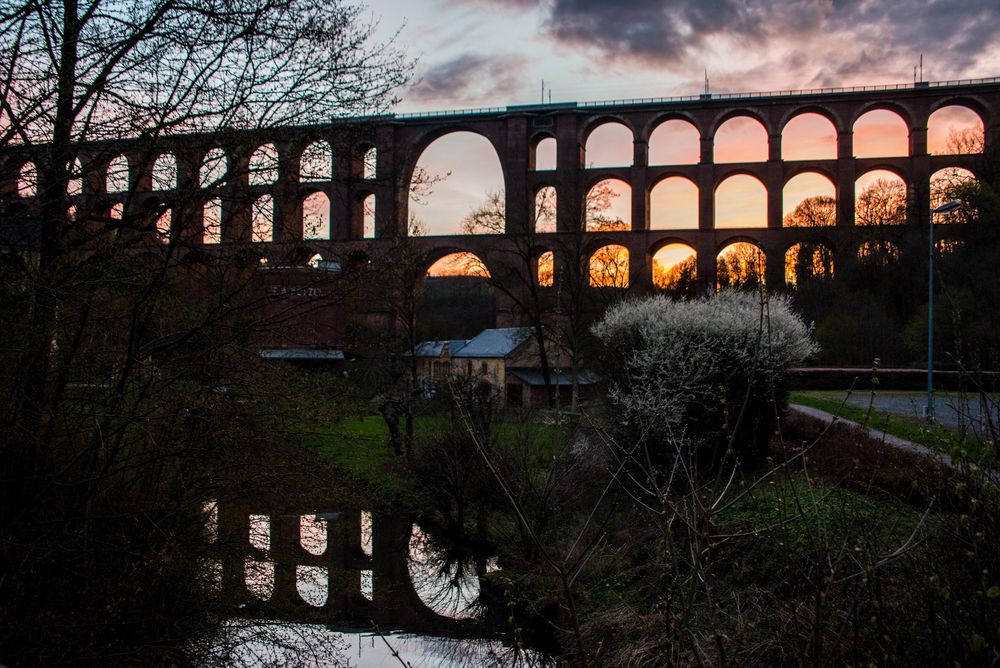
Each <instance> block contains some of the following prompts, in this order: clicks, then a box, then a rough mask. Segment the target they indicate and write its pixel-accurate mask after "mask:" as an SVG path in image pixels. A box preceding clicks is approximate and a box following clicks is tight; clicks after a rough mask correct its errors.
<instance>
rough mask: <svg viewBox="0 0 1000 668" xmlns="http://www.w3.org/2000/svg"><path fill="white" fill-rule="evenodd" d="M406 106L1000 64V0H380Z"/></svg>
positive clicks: (602, 95) (901, 75) (886, 78)
mask: <svg viewBox="0 0 1000 668" xmlns="http://www.w3.org/2000/svg"><path fill="white" fill-rule="evenodd" d="M367 6H368V8H369V11H370V12H371V13H372V15H373V16H374V17H376V18H378V20H379V21H380V27H379V31H380V34H381V35H382V36H383V37H384V36H386V35H391V34H392V33H393V32H394V31H395V30H397V29H400V33H399V36H398V38H397V44H398V45H399V46H401V47H402V48H404V49H405V50H406V51H407V52H408V53H409V54H410V55H411V56H412V57H414V58H417V59H418V66H417V70H416V76H415V79H414V81H413V82H412V84H411V85H410V86H409V87H408V88H407V89H406V90H405V91H404V92H403V101H402V103H401V104H400V105H399V108H398V109H399V110H400V111H414V110H427V109H448V108H458V107H470V106H471V107H479V106H502V105H506V104H523V103H531V102H537V101H539V99H540V96H541V81H542V80H543V79H544V80H545V81H546V85H547V86H551V90H552V99H553V101H571V100H594V99H610V98H620V97H660V96H671V95H690V94H694V93H698V92H701V90H702V88H703V86H704V72H705V70H706V69H707V70H708V75H709V79H710V84H711V88H712V90H713V91H714V92H725V91H760V90H779V89H787V88H812V87H822V86H849V85H858V84H872V83H898V82H906V81H912V79H913V67H914V66H915V65H916V64H917V62H918V61H919V58H920V54H921V53H922V54H923V55H924V78H925V79H928V80H943V79H953V78H969V77H987V76H995V75H998V74H1000V5H998V2H997V0H930V1H928V0H891V1H886V0H770V1H768V2H759V1H754V0H670V1H669V2H668V1H665V0H619V1H617V2H608V1H607V0H368V2H367Z"/></svg>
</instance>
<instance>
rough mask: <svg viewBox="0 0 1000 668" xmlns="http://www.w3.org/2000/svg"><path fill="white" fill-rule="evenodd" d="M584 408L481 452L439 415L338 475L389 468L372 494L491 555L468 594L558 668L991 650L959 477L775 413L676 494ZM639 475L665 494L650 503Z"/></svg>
mask: <svg viewBox="0 0 1000 668" xmlns="http://www.w3.org/2000/svg"><path fill="white" fill-rule="evenodd" d="M588 415H589V417H584V418H583V422H579V423H575V424H574V427H575V428H574V429H573V430H572V437H569V438H568V437H567V436H568V435H569V434H570V433H571V432H570V431H568V430H562V429H558V430H553V429H550V428H542V429H541V430H540V429H539V428H538V427H537V425H533V424H531V423H529V422H524V421H521V420H519V419H518V418H517V417H516V416H512V415H508V416H506V419H505V420H503V421H502V422H500V423H499V424H494V425H493V427H494V429H493V430H492V432H491V433H492V434H493V437H492V438H491V440H490V442H489V443H484V442H483V441H482V440H481V439H482V437H483V432H476V431H475V430H473V431H472V432H471V433H470V431H469V424H470V422H468V421H467V420H462V419H457V420H456V421H455V422H451V421H450V420H448V419H447V418H441V420H440V421H438V422H437V423H436V424H435V425H434V426H433V427H429V428H427V429H426V430H424V429H420V430H419V433H422V436H421V437H420V438H418V444H417V447H416V448H415V452H414V454H413V456H412V458H411V460H410V461H409V462H408V463H404V462H401V461H399V460H398V459H396V458H395V457H394V456H393V455H391V454H390V453H389V451H388V449H387V448H386V449H385V450H384V451H383V452H384V456H383V457H382V458H381V460H380V461H375V462H372V461H369V464H370V468H369V467H366V469H365V470H358V471H356V472H355V476H356V477H357V478H359V479H362V480H364V479H368V478H370V477H373V478H374V479H375V480H376V481H378V480H380V479H382V478H381V476H383V475H385V474H387V473H388V474H389V476H390V477H391V478H393V479H395V480H396V483H397V484H402V485H403V486H404V488H405V489H404V492H403V493H401V494H399V493H395V492H394V493H393V494H392V495H391V496H390V497H386V496H383V497H382V498H383V500H385V501H386V502H388V503H392V504H403V505H405V506H408V507H410V508H412V509H414V510H416V511H417V512H418V513H419V514H421V515H422V516H423V518H424V520H423V521H424V522H425V523H427V524H428V525H437V526H439V527H442V529H443V531H442V532H441V533H440V534H439V535H442V536H446V537H448V536H450V538H446V540H452V541H455V542H458V543H462V542H465V543H466V544H471V543H484V542H485V543H488V544H490V545H492V546H493V547H494V548H495V549H496V550H497V551H498V553H499V564H500V566H501V570H499V571H497V572H495V573H492V574H490V575H489V576H487V581H486V584H485V586H484V589H483V591H484V600H483V603H484V604H485V605H487V606H500V607H501V608H502V607H504V606H508V607H509V609H510V610H511V615H510V617H509V619H508V623H509V624H510V625H511V628H510V633H512V634H513V635H514V637H515V638H520V639H521V640H522V641H524V642H528V643H536V646H537V644H538V643H541V646H544V647H547V648H548V649H549V650H550V651H552V652H553V654H554V655H557V656H560V657H561V659H562V660H564V661H566V662H567V663H568V664H569V665H606V666H619V665H638V666H645V665H648V666H662V665H722V664H727V663H730V664H733V665H789V664H792V665H794V664H807V665H842V664H850V665H868V664H876V665H900V664H904V663H907V662H919V663H920V664H924V663H925V662H927V661H930V662H931V663H932V665H940V664H942V663H954V664H956V665H986V664H990V663H992V662H993V661H994V660H995V659H996V657H997V656H998V651H1000V637H998V630H997V628H996V623H995V619H996V615H997V613H998V612H1000V610H998V606H1000V576H998V568H1000V563H998V560H1000V551H998V550H997V547H996V545H997V540H998V539H1000V533H998V527H997V520H998V512H1000V505H998V498H997V496H996V489H995V487H994V486H993V484H992V483H989V482H987V481H985V480H984V479H983V478H982V477H981V476H980V475H978V474H977V473H975V472H974V467H972V468H970V467H962V468H960V469H951V468H946V467H944V466H942V465H940V464H938V463H935V462H933V461H931V460H929V459H927V458H924V457H921V456H919V455H914V454H910V453H905V452H901V451H899V450H896V449H893V448H892V447H889V446H886V445H884V444H881V443H879V442H876V441H873V440H870V439H869V438H867V437H866V436H864V435H862V434H860V433H858V432H855V431H853V430H851V429H849V428H847V427H841V426H835V427H832V428H830V427H827V426H826V425H825V424H824V423H821V422H819V421H816V420H813V419H811V418H806V417H802V416H798V415H794V414H793V415H789V416H787V417H785V419H784V420H782V423H781V428H780V430H779V431H778V432H776V433H775V435H774V438H773V439H772V441H771V444H770V450H769V454H768V456H767V457H766V458H765V459H763V460H761V461H760V462H758V463H757V464H755V465H754V466H750V467H745V468H743V469H742V470H739V471H729V472H728V473H727V474H726V475H725V476H719V475H718V473H719V472H718V471H709V470H706V471H705V472H704V475H702V476H700V477H699V478H698V479H697V480H698V481H697V483H695V481H694V480H691V479H690V478H688V479H687V481H686V484H685V485H684V486H683V488H681V487H678V486H677V485H675V484H672V483H670V482H669V481H668V480H667V479H666V476H662V477H661V476H660V475H659V474H658V475H655V476H652V477H646V476H647V472H646V471H643V470H642V466H641V464H640V463H638V462H637V461H632V462H631V463H630V462H628V461H626V460H627V455H626V453H627V451H628V448H627V447H625V448H623V446H622V443H621V442H619V441H617V440H616V439H615V438H613V437H612V433H613V432H612V431H611V430H608V429H606V428H605V426H606V424H607V422H606V420H607V416H604V417H603V418H598V417H596V416H594V415H590V414H588ZM535 417H538V416H535ZM602 423H603V425H604V426H602ZM619 435H620V434H619ZM320 440H321V441H323V442H325V443H327V446H326V447H328V448H333V447H334V445H333V444H334V443H335V440H336V439H335V438H334V437H330V436H326V437H323V438H321V439H320ZM542 445H544V446H545V447H544V448H542V449H540V447H539V446H542ZM681 475H686V474H678V476H679V477H680V476H681ZM383 482H384V479H383ZM377 484H378V483H377ZM656 484H659V485H663V486H664V487H665V486H667V485H671V486H672V489H673V490H675V491H672V492H671V493H670V494H667V495H664V496H663V498H662V500H661V501H660V503H659V504H656V505H653V504H652V502H651V499H652V498H653V497H652V495H650V494H649V491H650V490H649V489H648V487H649V486H650V485H656ZM380 489H381V490H383V491H384V490H385V487H384V486H383V487H380ZM397 492H398V490H397ZM507 495H509V496H507Z"/></svg>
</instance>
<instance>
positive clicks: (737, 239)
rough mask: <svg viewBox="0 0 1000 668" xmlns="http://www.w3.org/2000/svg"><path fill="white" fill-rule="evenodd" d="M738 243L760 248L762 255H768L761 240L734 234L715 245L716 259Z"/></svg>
mask: <svg viewBox="0 0 1000 668" xmlns="http://www.w3.org/2000/svg"><path fill="white" fill-rule="evenodd" d="M738 243H747V244H752V245H754V246H756V247H757V248H759V249H760V251H761V252H762V253H764V254H765V255H767V253H766V250H765V244H764V242H763V241H761V240H760V239H755V238H754V237H751V236H749V235H747V234H733V235H730V236H728V237H725V238H724V239H722V240H721V241H717V242H716V243H715V257H719V253H721V252H722V251H723V250H724V249H726V248H728V247H729V246H732V245H733V244H738Z"/></svg>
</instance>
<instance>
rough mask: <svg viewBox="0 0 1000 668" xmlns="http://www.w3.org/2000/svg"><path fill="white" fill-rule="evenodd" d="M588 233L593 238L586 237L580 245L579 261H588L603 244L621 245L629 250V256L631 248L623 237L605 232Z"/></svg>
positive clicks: (585, 262)
mask: <svg viewBox="0 0 1000 668" xmlns="http://www.w3.org/2000/svg"><path fill="white" fill-rule="evenodd" d="M590 234H591V235H593V237H594V238H593V239H586V240H585V241H584V243H583V244H582V246H581V247H580V261H581V262H583V263H584V264H587V263H589V262H590V258H591V256H592V255H593V254H594V253H596V252H597V251H599V250H601V249H602V248H604V247H605V246H621V247H622V248H624V249H625V250H627V251H629V256H631V253H632V249H631V248H629V246H628V242H627V241H626V240H625V239H619V238H617V237H614V236H610V235H608V233H607V232H591V233H590Z"/></svg>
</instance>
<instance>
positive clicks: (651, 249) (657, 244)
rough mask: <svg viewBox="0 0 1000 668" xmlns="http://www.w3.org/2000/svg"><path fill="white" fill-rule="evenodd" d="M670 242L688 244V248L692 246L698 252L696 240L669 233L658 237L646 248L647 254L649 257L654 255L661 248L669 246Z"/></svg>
mask: <svg viewBox="0 0 1000 668" xmlns="http://www.w3.org/2000/svg"><path fill="white" fill-rule="evenodd" d="M670 244H681V245H682V246H687V247H688V248H690V249H691V250H693V251H694V252H695V253H697V252H698V248H697V246H695V244H694V242H693V241H692V240H691V239H685V238H684V237H680V236H673V235H668V236H665V237H661V238H659V239H657V240H656V241H654V242H653V243H652V244H650V245H649V246H648V247H647V248H646V255H647V256H648V257H653V256H654V255H656V254H657V253H658V252H659V251H660V250H662V249H663V248H665V247H667V246H669V245H670Z"/></svg>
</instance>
